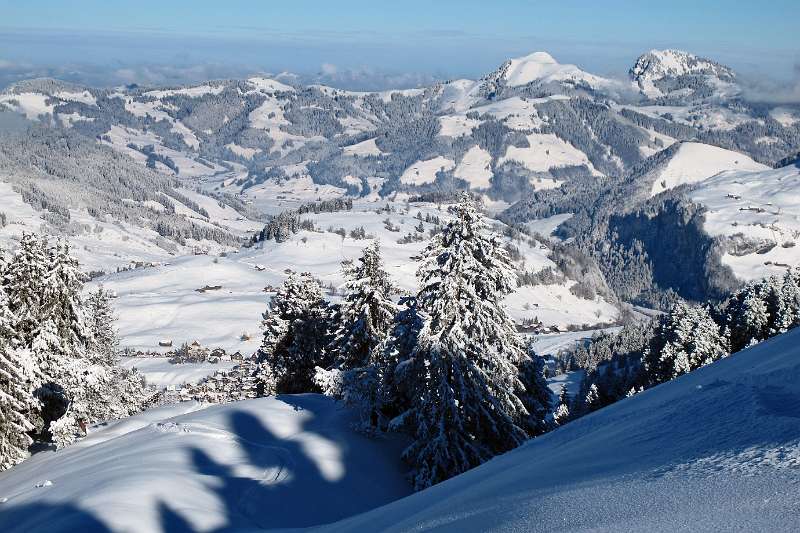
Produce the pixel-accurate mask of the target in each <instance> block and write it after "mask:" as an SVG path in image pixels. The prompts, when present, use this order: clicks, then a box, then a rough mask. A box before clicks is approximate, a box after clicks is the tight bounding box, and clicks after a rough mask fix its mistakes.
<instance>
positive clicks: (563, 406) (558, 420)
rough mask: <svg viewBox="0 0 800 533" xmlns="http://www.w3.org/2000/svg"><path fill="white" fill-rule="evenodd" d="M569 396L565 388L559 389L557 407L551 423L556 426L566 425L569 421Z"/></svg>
mask: <svg viewBox="0 0 800 533" xmlns="http://www.w3.org/2000/svg"><path fill="white" fill-rule="evenodd" d="M569 404H570V401H569V395H568V394H567V386H566V385H564V386H563V387H561V392H560V393H559V394H558V405H556V410H555V411H554V412H553V423H554V424H555V425H556V426H560V425H562V424H566V423H567V422H568V421H569V419H570V412H569Z"/></svg>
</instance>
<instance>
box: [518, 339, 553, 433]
mask: <svg viewBox="0 0 800 533" xmlns="http://www.w3.org/2000/svg"><path fill="white" fill-rule="evenodd" d="M527 352H528V357H526V358H525V359H524V360H523V361H522V362H520V363H519V364H518V365H517V369H518V375H519V380H520V382H521V383H522V385H523V390H522V391H520V392H519V393H518V394H517V395H518V396H519V399H520V400H522V404H523V405H524V406H525V410H526V411H527V413H528V414H527V416H523V418H522V423H521V425H522V428H523V429H524V430H525V431H526V432H527V433H528V435H531V436H535V435H539V434H541V433H544V432H545V431H547V429H548V423H547V418H548V415H549V414H550V410H551V409H552V405H551V395H550V389H549V388H548V387H547V380H546V379H545V376H544V368H545V361H544V358H543V357H541V356H539V355H537V354H536V353H535V352H534V351H533V348H532V347H531V346H530V345H528V349H527Z"/></svg>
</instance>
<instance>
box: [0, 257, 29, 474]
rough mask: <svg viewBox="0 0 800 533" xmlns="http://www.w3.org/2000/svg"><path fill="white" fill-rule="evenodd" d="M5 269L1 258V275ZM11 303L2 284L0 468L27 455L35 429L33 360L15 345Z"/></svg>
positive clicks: (0, 318)
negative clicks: (31, 415)
mask: <svg viewBox="0 0 800 533" xmlns="http://www.w3.org/2000/svg"><path fill="white" fill-rule="evenodd" d="M1 252H2V251H0V255H1ZM4 270H5V265H4V264H2V258H0V275H2V273H3V271H4ZM8 304H9V301H8V296H7V295H6V292H5V289H4V287H3V285H2V284H0V471H2V470H6V469H8V468H11V467H12V466H14V465H15V464H17V463H19V462H20V461H22V460H23V459H24V458H25V457H26V456H27V454H28V446H30V444H31V442H32V441H31V438H30V437H29V436H28V432H29V431H32V430H33V425H32V424H31V423H30V422H29V421H28V413H29V412H30V411H31V410H33V408H34V405H33V395H32V380H33V374H34V369H33V359H32V357H31V355H30V352H28V351H27V350H22V349H18V348H17V347H16V344H17V340H16V339H15V333H14V330H13V324H14V318H13V317H12V315H11V310H10V309H9V306H8Z"/></svg>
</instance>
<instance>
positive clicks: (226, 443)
mask: <svg viewBox="0 0 800 533" xmlns="http://www.w3.org/2000/svg"><path fill="white" fill-rule="evenodd" d="M351 422H353V417H352V415H351V414H350V413H349V412H348V411H346V410H343V409H342V408H341V407H340V406H338V405H337V404H336V403H335V402H334V401H333V400H331V399H329V398H325V397H323V396H319V395H313V394H310V395H298V396H286V397H279V398H260V399H256V400H247V401H242V402H236V403H230V404H225V405H217V406H212V407H208V406H205V405H201V404H198V403H196V402H187V403H181V404H178V405H175V406H170V407H163V408H157V409H152V410H149V411H147V412H145V413H142V414H140V415H136V416H134V417H131V418H128V419H125V420H122V421H119V422H112V423H110V424H108V425H107V426H105V427H97V428H90V430H89V432H90V435H89V437H87V438H86V439H84V440H82V441H81V442H79V443H77V444H75V445H73V446H70V447H69V448H65V449H63V450H60V451H57V452H54V451H45V452H42V453H39V454H37V455H36V456H34V457H33V458H31V459H30V460H28V461H26V462H24V463H23V464H21V465H18V466H17V467H15V468H14V469H12V470H10V471H7V472H3V473H0V501H2V502H3V503H0V531H4V532H8V533H12V532H20V533H22V532H29V531H40V530H46V531H52V532H56V531H64V532H67V531H81V532H86V531H91V532H96V531H109V530H113V531H126V532H146V533H152V532H157V531H223V530H224V531H230V530H241V529H260V528H264V529H270V530H275V529H282V530H284V529H290V528H301V527H310V526H317V525H321V524H326V523H330V522H334V521H336V520H339V519H342V518H345V517H348V516H352V515H354V514H357V513H360V512H364V511H367V510H369V509H373V508H375V507H377V506H380V505H383V504H385V503H388V502H390V501H393V500H396V499H398V498H401V497H403V496H406V495H407V494H408V493H409V492H410V487H409V485H408V483H407V482H406V481H405V479H404V470H403V465H402V463H401V462H400V459H399V454H400V450H401V449H402V442H400V441H397V440H391V439H370V438H367V437H364V436H361V435H359V434H357V433H355V432H354V431H353V430H352V429H351V428H350V424H351Z"/></svg>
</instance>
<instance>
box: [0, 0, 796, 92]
mask: <svg viewBox="0 0 800 533" xmlns="http://www.w3.org/2000/svg"><path fill="white" fill-rule="evenodd" d="M0 1H2V0H0ZM3 3H4V4H5V5H4V6H3V14H4V20H3V22H2V25H1V26H0V86H2V87H5V86H7V85H9V84H10V83H13V82H15V81H19V80H23V79H29V78H32V77H43V76H49V77H55V78H59V79H65V80H66V81H73V82H77V83H83V84H86V85H90V86H112V85H119V84H123V83H125V84H129V83H136V84H139V85H167V84H186V83H194V82H198V81H205V80H208V79H218V78H230V77H243V76H246V75H250V74H273V75H275V74H277V73H281V72H291V73H294V74H297V75H299V76H301V78H302V79H303V80H312V81H320V82H325V83H328V84H329V85H332V86H335V87H341V88H346V89H362V90H380V89H388V88H410V87H417V86H422V85H427V84H429V83H432V82H434V81H442V80H448V79H456V78H469V79H476V78H479V77H480V76H482V75H484V74H486V73H488V72H491V71H492V70H494V69H495V68H497V66H499V65H500V64H501V63H502V62H503V61H504V60H506V59H508V58H512V57H519V56H522V55H526V54H528V53H531V52H535V51H546V52H548V53H550V54H552V55H553V56H554V57H555V58H556V59H557V60H558V61H559V62H560V63H571V64H575V65H577V66H578V67H580V68H582V69H584V70H586V71H588V72H591V73H594V74H597V75H601V76H606V77H613V78H617V79H619V78H622V77H625V76H626V74H627V71H628V69H629V68H630V67H631V66H632V65H633V63H634V62H635V60H636V58H637V57H639V56H640V55H641V54H643V53H645V52H647V51H649V50H651V49H659V50H660V49H665V48H674V49H678V50H685V51H687V52H690V53H693V54H695V55H698V56H701V57H706V58H708V59H712V60H714V61H717V62H719V63H722V64H724V65H728V66H730V67H731V68H733V69H734V70H735V71H736V72H737V73H739V74H740V76H742V77H743V78H750V79H753V80H757V81H759V82H766V83H768V84H777V85H783V86H790V87H792V88H795V89H796V88H797V87H800V45H799V44H798V42H797V39H796V36H795V29H794V27H793V24H794V21H796V20H797V19H799V18H800V3H797V2H791V1H788V0H779V1H775V2H772V3H771V4H770V5H769V6H768V8H763V7H760V6H757V5H745V6H737V7H736V9H730V6H728V5H726V2H725V1H723V0H709V1H707V2H703V3H701V4H699V5H697V3H692V2H689V0H675V2H672V3H670V5H669V6H651V5H641V4H640V3H638V2H633V1H630V0H609V1H608V2H604V3H603V5H602V6H596V5H587V4H581V3H575V2H563V3H560V4H559V5H551V4H544V3H541V2H537V1H534V0H506V1H504V2H500V3H498V4H496V5H493V6H486V5H485V4H484V3H482V2H477V1H473V0H462V1H460V2H455V1H451V0H442V1H439V2H436V3H426V2H422V1H420V0H409V1H407V2H404V3H403V4H402V5H379V6H376V5H374V4H373V3H371V2H367V1H365V0H348V1H344V2H338V3H336V4H335V5H334V4H330V3H325V2H321V1H316V0H298V1H296V2H294V3H293V4H291V5H276V4H273V3H271V2H269V3H268V2H265V3H256V4H253V3H248V2H244V1H240V0H229V2H227V3H226V5H225V6H219V5H217V4H215V3H213V2H210V1H207V0H197V1H195V2H182V1H174V2H169V3H163V2H161V3H157V2H154V1H152V0H142V1H140V2H137V3H136V5H132V4H131V5H128V4H120V3H108V2H101V1H99V0H85V1H83V2H81V3H80V9H74V8H72V6H62V5H61V3H60V2H57V1H48V0H31V1H28V2H25V3H24V4H23V3H12V2H9V1H6V2H3ZM797 92H798V93H800V90H798V91H797Z"/></svg>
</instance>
